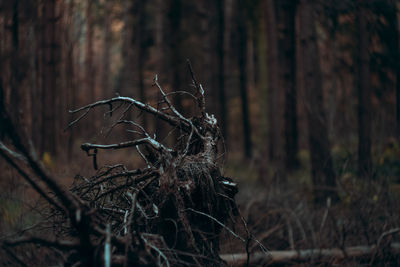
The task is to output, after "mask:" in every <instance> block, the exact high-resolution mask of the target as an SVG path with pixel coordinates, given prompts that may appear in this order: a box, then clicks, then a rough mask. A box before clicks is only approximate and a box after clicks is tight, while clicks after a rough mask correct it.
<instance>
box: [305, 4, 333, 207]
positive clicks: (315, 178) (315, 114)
mask: <svg viewBox="0 0 400 267" xmlns="http://www.w3.org/2000/svg"><path fill="white" fill-rule="evenodd" d="M301 3H302V7H301V12H300V29H301V31H300V35H301V36H300V38H301V50H302V51H301V52H302V57H303V62H304V71H303V75H304V87H305V96H306V100H308V102H307V103H305V106H306V115H307V123H308V131H309V133H308V134H309V146H310V159H311V176H312V182H313V191H314V201H315V203H316V204H321V203H325V200H326V199H327V198H328V197H330V198H331V199H332V200H333V201H335V200H337V198H338V197H337V192H336V176H335V171H334V169H333V161H332V157H331V154H330V142H329V138H328V130H327V126H326V116H325V110H324V107H323V96H322V75H321V68H320V63H319V52H318V45H317V35H316V29H315V24H314V23H315V17H314V5H315V1H314V0H302V1H301Z"/></svg>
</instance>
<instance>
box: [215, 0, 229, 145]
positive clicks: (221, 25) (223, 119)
mask: <svg viewBox="0 0 400 267" xmlns="http://www.w3.org/2000/svg"><path fill="white" fill-rule="evenodd" d="M217 7H218V9H217V11H218V38H217V42H218V44H217V53H218V100H219V119H220V126H221V129H222V134H223V136H224V139H225V140H227V139H228V128H227V125H228V116H227V107H226V93H225V53H226V51H225V47H226V44H225V40H226V39H227V38H226V35H229V32H226V31H225V0H218V1H217Z"/></svg>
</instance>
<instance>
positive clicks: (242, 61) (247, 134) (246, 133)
mask: <svg viewBox="0 0 400 267" xmlns="http://www.w3.org/2000/svg"><path fill="white" fill-rule="evenodd" d="M238 2H239V3H238V8H239V10H238V12H239V16H238V35H239V36H238V37H239V51H238V53H239V54H238V66H239V90H240V98H241V104H242V121H243V143H244V152H245V157H246V158H247V159H249V158H250V157H251V155H252V145H251V126H250V114H249V103H248V92H247V86H248V84H247V77H248V74H247V60H248V59H247V41H248V40H247V38H248V32H247V28H248V25H247V22H248V21H247V14H246V10H247V9H246V6H245V3H243V1H240V0H239V1H238Z"/></svg>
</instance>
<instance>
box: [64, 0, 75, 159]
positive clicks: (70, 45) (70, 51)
mask: <svg viewBox="0 0 400 267" xmlns="http://www.w3.org/2000/svg"><path fill="white" fill-rule="evenodd" d="M74 8H75V6H74V1H71V2H70V3H69V6H68V15H67V16H68V20H69V21H72V22H74V21H73V20H74ZM73 25H74V23H70V26H69V28H68V29H67V30H66V31H67V45H66V47H67V51H66V67H65V72H66V73H65V77H66V90H67V101H68V107H67V108H68V109H72V108H73V107H75V106H76V104H77V103H76V102H77V101H76V99H77V96H76V88H75V68H74V65H75V64H74V63H75V62H74V50H75V42H74V39H73V36H74V30H75V28H74V26H73ZM74 137H75V129H74V128H70V129H69V136H68V141H67V145H68V150H67V157H68V160H72V152H73V144H74Z"/></svg>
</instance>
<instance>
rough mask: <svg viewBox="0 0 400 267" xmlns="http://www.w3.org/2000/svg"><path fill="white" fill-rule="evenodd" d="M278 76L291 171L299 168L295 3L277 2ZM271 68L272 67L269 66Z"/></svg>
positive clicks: (288, 161)
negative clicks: (283, 99) (282, 95)
mask: <svg viewBox="0 0 400 267" xmlns="http://www.w3.org/2000/svg"><path fill="white" fill-rule="evenodd" d="M277 3H278V4H279V6H278V21H279V25H280V27H279V29H280V34H279V41H278V43H279V47H280V51H279V52H280V56H279V57H280V60H279V62H280V64H279V66H280V75H281V79H280V80H281V82H282V87H283V88H282V89H283V90H284V92H285V111H284V123H285V127H284V133H285V156H284V157H285V159H284V160H285V167H286V169H287V170H289V171H291V170H294V169H296V168H297V167H298V166H299V161H298V158H297V153H298V133H297V90H296V41H295V38H296V29H295V16H296V5H297V4H296V2H294V1H292V0H283V1H278V2H277ZM271 67H273V66H271Z"/></svg>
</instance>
